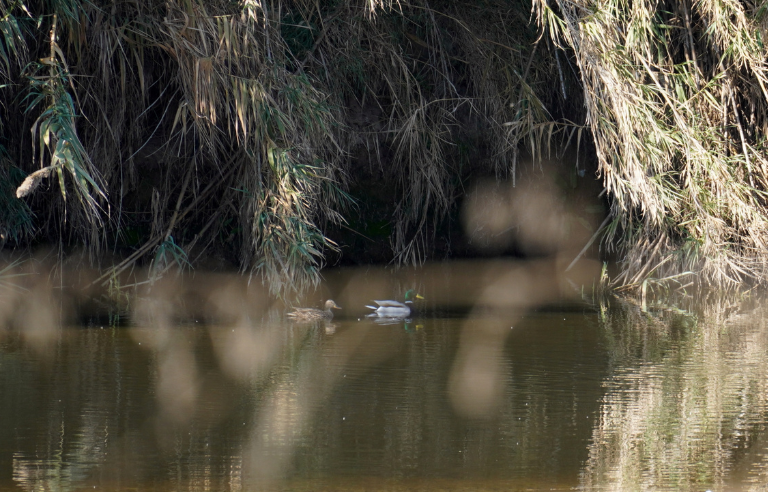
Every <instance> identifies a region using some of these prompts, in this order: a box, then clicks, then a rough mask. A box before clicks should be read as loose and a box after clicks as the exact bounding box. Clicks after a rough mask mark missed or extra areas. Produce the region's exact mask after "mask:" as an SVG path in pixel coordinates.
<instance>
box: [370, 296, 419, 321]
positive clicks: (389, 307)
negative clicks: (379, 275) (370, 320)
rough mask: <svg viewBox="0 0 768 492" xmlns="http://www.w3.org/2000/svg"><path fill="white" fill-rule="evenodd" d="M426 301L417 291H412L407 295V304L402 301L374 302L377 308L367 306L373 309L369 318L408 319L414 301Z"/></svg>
mask: <svg viewBox="0 0 768 492" xmlns="http://www.w3.org/2000/svg"><path fill="white" fill-rule="evenodd" d="M412 298H413V299H424V298H423V297H421V296H420V295H419V294H417V293H416V291H415V290H413V289H410V290H408V291H407V292H406V293H405V302H400V301H392V300H385V301H373V302H375V303H376V304H377V305H376V306H365V307H367V308H370V309H373V312H372V313H371V314H369V315H368V316H379V317H381V318H406V317H408V316H409V315H410V314H411V305H412V304H413V299H412Z"/></svg>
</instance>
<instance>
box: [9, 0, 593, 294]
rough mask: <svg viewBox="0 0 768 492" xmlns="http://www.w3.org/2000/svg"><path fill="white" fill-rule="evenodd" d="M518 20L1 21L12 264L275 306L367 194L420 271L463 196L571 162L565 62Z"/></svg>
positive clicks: (48, 5) (375, 8)
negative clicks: (225, 286)
mask: <svg viewBox="0 0 768 492" xmlns="http://www.w3.org/2000/svg"><path fill="white" fill-rule="evenodd" d="M529 11H530V4H527V3H525V2H513V3H511V4H510V3H509V2H507V1H501V0H486V1H483V2H480V3H477V2H450V1H447V0H441V1H437V2H429V3H427V2H424V1H420V0H419V1H415V2H410V3H405V2H389V1H377V0H334V1H322V2H309V1H304V0H294V1H289V0H265V1H254V0H243V1H241V2H225V1H220V0H216V1H211V2H204V1H202V0H192V1H184V2H182V1H171V2H159V1H149V2H138V3H130V2H129V3H115V2H111V1H99V2H85V1H80V0H66V1H64V0H57V1H53V2H39V1H32V0H22V1H18V0H15V1H10V0H0V12H3V14H2V18H1V20H0V33H2V39H1V40H0V77H2V80H1V81H0V83H2V84H3V85H4V87H5V88H4V90H2V91H0V122H3V132H2V136H1V137H0V138H2V141H0V144H2V145H4V146H5V147H6V148H7V149H8V153H9V155H10V156H12V160H13V161H14V162H17V163H19V164H18V165H19V166H20V167H21V168H22V169H24V171H25V173H26V174H27V180H26V181H25V182H24V183H21V185H20V186H19V187H17V192H16V194H17V195H18V197H16V198H14V199H15V200H23V202H22V203H23V204H25V205H23V206H27V207H28V210H29V212H30V213H29V214H28V217H29V218H32V219H33V221H30V222H29V225H28V226H27V229H24V230H25V231H27V232H26V233H25V234H26V235H23V234H22V235H16V236H14V240H13V242H14V245H16V246H19V245H25V244H29V242H30V241H40V240H48V241H50V240H54V241H58V242H59V243H60V245H61V248H60V250H61V251H65V250H66V249H67V247H68V246H75V245H80V244H83V245H86V246H87V247H88V248H89V251H90V252H91V258H92V260H93V261H94V262H96V263H99V262H100V261H101V259H102V258H104V257H105V255H104V253H106V252H107V251H110V252H114V253H118V254H119V255H121V256H123V257H124V258H125V259H124V261H122V262H120V263H119V264H118V265H115V266H113V267H110V268H108V269H106V270H105V273H104V276H103V277H102V278H101V279H100V281H106V282H108V281H109V279H110V278H114V277H115V276H116V275H118V274H119V273H120V272H123V271H126V270H129V269H130V268H131V267H132V266H133V265H134V264H141V263H143V264H144V265H147V264H150V263H152V262H153V259H155V262H154V265H155V266H156V265H160V264H161V263H162V264H165V262H170V263H171V264H176V265H177V266H179V267H184V266H186V265H187V262H189V263H191V264H193V265H194V263H195V258H198V257H199V256H200V255H201V254H204V253H205V251H206V250H207V251H216V252H217V254H221V255H223V256H225V257H227V258H229V259H233V260H236V261H237V263H238V264H239V265H240V268H241V269H242V270H243V271H244V272H249V273H252V274H254V275H257V276H260V277H261V278H262V279H264V281H265V282H266V283H268V284H269V285H270V287H271V288H272V291H273V293H277V294H284V295H287V294H288V293H291V292H297V291H301V290H304V289H306V288H308V287H311V286H313V285H315V284H316V283H317V282H318V280H319V278H320V274H319V272H320V269H321V268H322V266H323V265H324V264H325V261H326V258H327V255H328V254H329V253H333V252H334V251H335V250H336V249H337V248H338V245H337V244H336V243H335V242H334V240H333V239H332V237H330V235H329V232H328V231H329V230H331V229H333V228H339V227H342V226H344V225H345V220H346V219H347V218H348V217H350V216H354V215H355V214H357V213H358V212H357V209H356V208H355V203H356V200H357V201H358V202H359V201H360V200H361V199H365V198H366V197H365V196H352V195H351V194H350V193H349V189H350V184H352V183H354V181H355V179H357V178H359V177H360V176H361V175H363V174H365V173H373V172H376V173H378V174H379V175H380V176H381V186H382V187H384V188H388V189H392V190H394V194H395V196H396V197H397V198H396V199H395V200H394V203H392V205H387V207H388V208H386V209H385V210H383V211H381V213H382V215H383V216H384V218H385V219H386V220H387V221H388V222H390V223H391V224H392V227H391V230H392V234H391V236H390V238H389V239H390V246H391V250H392V260H393V261H394V262H397V263H401V264H404V263H420V262H422V261H423V260H424V259H426V258H428V257H429V251H430V250H431V246H432V245H433V244H434V243H435V241H436V237H437V234H438V231H439V230H440V228H441V227H443V226H444V225H445V223H446V221H448V220H449V214H450V212H451V211H452V210H453V209H455V207H456V206H457V204H456V200H457V197H458V196H460V195H461V194H462V193H463V186H464V184H465V182H466V181H467V180H468V179H470V178H471V177H472V176H474V175H477V174H493V175H495V176H497V177H499V178H504V179H507V178H512V179H514V178H515V177H516V176H517V175H519V174H520V172H521V170H520V169H519V162H520V158H519V154H520V152H521V151H528V152H530V153H532V154H533V155H535V156H541V155H542V154H543V153H544V152H545V151H547V150H549V149H551V148H552V147H559V146H562V145H565V144H566V143H567V142H568V141H573V140H574V139H576V140H578V141H581V134H582V130H581V127H580V126H579V125H578V124H576V123H571V122H570V120H569V119H568V116H569V115H571V116H572V115H574V114H576V113H575V112H574V111H573V110H574V108H578V107H579V104H580V102H579V101H580V98H581V96H580V94H579V93H578V92H577V91H572V90H571V91H570V92H568V93H566V88H567V87H577V83H576V78H575V76H574V72H573V70H570V69H569V68H568V65H567V64H568V57H569V56H571V55H569V54H568V53H566V52H565V51H561V50H558V49H557V46H556V45H555V44H553V43H552V42H551V41H550V40H549V38H542V37H540V36H539V33H538V32H537V29H536V26H535V25H533V24H531V23H530V22H529V17H530V15H529ZM489 19H494V21H493V22H489V21H488V20H489ZM553 74H556V80H558V81H559V83H558V84H557V85H556V87H554V88H553V85H552V84H551V80H552V76H553ZM573 94H575V96H574V95H573ZM355 108H364V110H363V111H358V110H357V109H355ZM361 113H362V119H363V120H365V121H364V122H361V121H360V119H361ZM30 130H33V131H32V132H30ZM9 169H10V168H5V172H9ZM73 198H74V199H73ZM2 203H3V202H0V205H2ZM14 206H16V205H14ZM23 206H22V205H19V207H22V208H20V210H21V209H23ZM65 246H67V247H65ZM334 254H335V253H334ZM163 258H164V260H163ZM166 266H167V265H166ZM166 266H162V268H156V269H154V271H155V272H163V271H165V270H166ZM128 284H130V282H126V285H128Z"/></svg>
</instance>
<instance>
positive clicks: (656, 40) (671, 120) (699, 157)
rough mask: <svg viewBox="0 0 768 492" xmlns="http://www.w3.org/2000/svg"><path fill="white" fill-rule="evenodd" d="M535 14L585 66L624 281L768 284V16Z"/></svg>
mask: <svg viewBox="0 0 768 492" xmlns="http://www.w3.org/2000/svg"><path fill="white" fill-rule="evenodd" d="M534 3H535V6H534V9H535V10H536V12H537V18H538V20H539V23H540V24H541V25H542V26H543V27H544V28H546V30H547V32H548V34H549V35H550V36H551V39H552V40H553V42H555V43H558V44H562V46H567V47H568V48H570V49H572V50H573V53H574V57H575V59H576V62H577V64H578V67H579V72H580V77H581V84H582V89H583V93H584V103H585V108H586V111H587V121H588V123H589V127H590V130H591V134H592V139H593V141H594V145H595V150H596V153H597V159H598V164H599V172H600V174H601V176H602V179H603V183H604V186H605V189H606V191H607V192H608V194H609V196H610V199H611V216H612V217H613V222H612V223H611V224H610V226H609V227H608V229H607V234H606V241H605V244H607V245H608V247H609V248H616V250H617V251H618V252H619V253H620V254H619V257H620V258H621V259H622V261H623V265H624V268H623V271H622V273H621V274H620V275H619V277H618V278H617V279H615V282H616V283H618V284H622V285H625V286H637V285H642V284H643V282H644V281H645V280H646V279H647V278H648V277H656V278H670V279H675V281H676V282H681V280H680V278H681V275H683V274H686V273H687V274H691V273H697V274H699V280H701V281H702V282H703V283H707V284H714V285H718V286H724V287H733V286H736V285H738V284H740V283H741V282H742V281H744V280H746V279H754V280H758V281H760V282H764V281H765V280H766V275H765V274H766V270H765V265H766V259H767V258H768V257H767V256H766V253H767V252H768V250H766V244H765V237H766V232H768V230H767V229H766V227H767V226H768V210H766V189H767V188H766V184H768V180H767V179H768V160H766V157H767V156H768V155H767V154H766V147H765V129H766V124H767V123H768V120H766V118H765V114H766V113H765V110H766V101H768V92H766V87H767V86H768V83H767V82H768V80H767V79H766V76H768V71H767V70H766V69H768V66H767V65H766V49H765V46H764V45H763V41H762V40H763V39H764V38H765V32H766V31H765V28H766V23H765V20H766V18H765V4H761V3H749V2H720V1H710V0H704V1H701V2H687V1H681V2H668V3H658V2H650V1H640V2H631V3H628V2H621V1H614V0H606V1H603V0H598V1H596V2H579V1H577V2H562V1H559V0H558V1H556V2H552V3H548V2H545V1H541V0H536V1H535V2H534ZM689 279H690V277H689ZM684 283H685V282H682V283H680V285H682V284H684Z"/></svg>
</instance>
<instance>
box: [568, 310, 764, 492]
mask: <svg viewBox="0 0 768 492" xmlns="http://www.w3.org/2000/svg"><path fill="white" fill-rule="evenodd" d="M720 313H721V314H722V311H720ZM714 314H716V313H714ZM767 314H768V313H766V312H765V310H764V309H758V310H756V311H752V312H751V313H750V314H749V315H743V314H742V315H733V316H730V317H729V318H727V319H723V318H722V317H721V316H715V315H712V314H710V316H704V317H699V316H694V315H691V314H678V313H670V312H661V313H659V314H658V315H657V316H656V317H649V316H648V314H647V313H643V312H641V311H640V310H639V309H637V308H636V307H634V306H632V305H630V304H622V305H619V306H615V307H614V308H613V309H611V310H609V311H607V312H606V313H605V316H604V318H603V320H602V325H603V329H604V330H605V336H606V338H607V339H608V340H609V341H610V343H611V347H610V350H609V351H608V355H609V356H610V357H611V365H612V366H614V370H613V371H611V375H610V377H609V378H606V379H605V380H604V382H603V387H604V388H605V390H606V394H605V396H604V397H603V398H602V401H601V412H600V419H599V421H598V423H597V425H596V426H595V429H594V431H593V435H592V442H591V444H590V447H589V451H590V457H589V460H588V461H587V464H586V466H585V469H584V472H583V473H582V479H581V483H582V485H583V487H584V488H586V489H587V490H594V489H595V488H598V486H599V487H603V488H606V489H609V490H616V489H627V488H638V489H675V490H701V489H702V488H707V487H710V488H711V487H714V488H716V489H719V490H740V489H752V488H754V489H762V487H764V485H765V483H766V480H767V479H768V475H767V474H766V465H767V464H768V460H766V447H765V437H764V427H765V424H766V416H768V412H767V410H768V408H767V407H766V400H767V396H766V395H768V360H767V359H766V354H768V333H767V332H766V321H765V320H766V315H767Z"/></svg>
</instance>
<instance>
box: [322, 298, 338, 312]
mask: <svg viewBox="0 0 768 492" xmlns="http://www.w3.org/2000/svg"><path fill="white" fill-rule="evenodd" d="M331 308H333V309H341V307H340V306H337V305H336V303H335V302H333V299H328V300H327V301H325V309H326V310H328V309H331Z"/></svg>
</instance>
